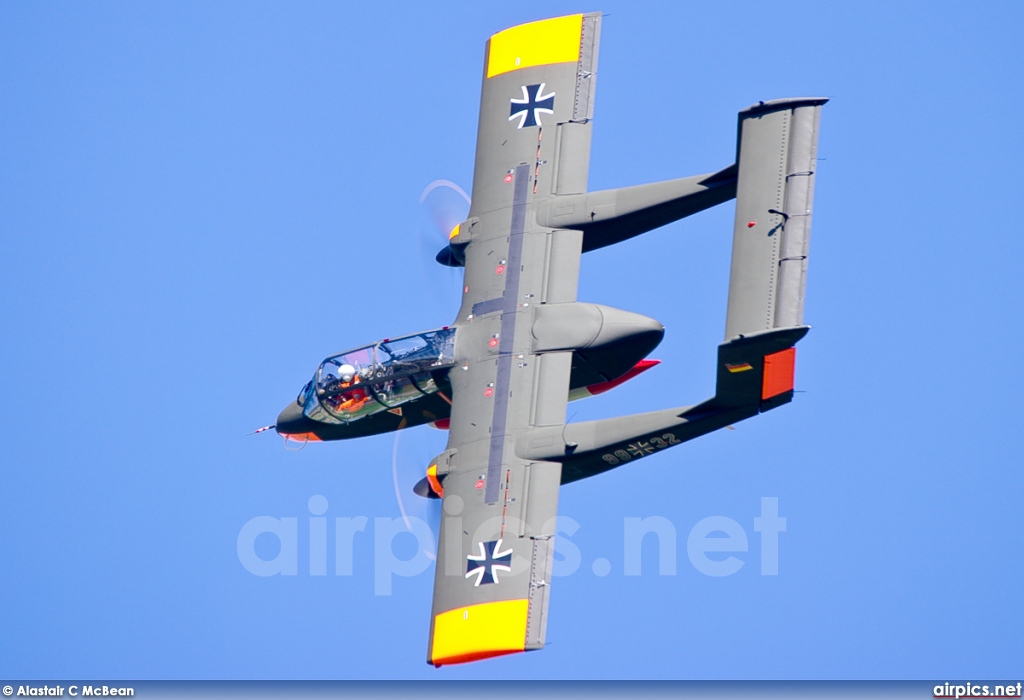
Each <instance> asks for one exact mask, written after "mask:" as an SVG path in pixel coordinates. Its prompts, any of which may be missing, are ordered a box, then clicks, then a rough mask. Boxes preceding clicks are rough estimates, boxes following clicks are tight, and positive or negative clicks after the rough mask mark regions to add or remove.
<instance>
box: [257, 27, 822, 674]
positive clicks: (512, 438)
mask: <svg viewBox="0 0 1024 700" xmlns="http://www.w3.org/2000/svg"><path fill="white" fill-rule="evenodd" d="M600 28H601V15H600V14H597V13H593V14H578V15H571V16H567V17H557V18H554V19H548V20H543V21H539V22H532V23H530V24H524V25H520V26H517V27H512V28H511V29H506V30H504V31H502V32H499V33H497V34H495V35H494V36H492V37H491V38H490V41H489V42H488V44H487V48H486V53H485V66H484V78H483V90H482V96H481V104H480V122H479V128H478V132H477V147H476V168H475V173H474V176H473V189H472V204H471V208H470V212H469V216H468V218H467V219H466V220H465V221H463V222H462V223H460V224H459V225H458V226H456V227H455V229H454V230H453V231H452V232H451V236H450V241H449V243H448V245H447V246H446V247H445V248H444V249H443V250H442V251H441V252H440V253H439V254H438V256H437V259H438V261H439V262H441V263H443V264H445V265H450V266H456V267H464V269H465V272H464V284H463V294H462V305H461V308H460V309H459V312H458V316H457V317H456V319H455V320H454V322H452V324H451V325H450V326H445V327H443V328H439V329H437V330H431V331H426V332H422V333H415V334H412V335H406V336H402V337H399V338H390V339H385V340H382V341H380V342H378V343H373V344H371V345H366V346H364V347H361V348H358V349H355V350H351V351H349V352H345V353H341V354H338V355H332V356H331V357H328V358H327V359H326V360H324V361H323V362H322V363H321V364H320V366H319V367H318V368H317V370H316V374H315V375H314V376H313V379H312V380H310V382H309V383H308V384H306V386H305V387H304V388H303V390H302V391H301V393H300V394H299V396H298V398H297V399H296V400H295V401H293V402H292V403H290V404H289V405H288V406H287V407H286V408H285V409H284V411H282V412H281V415H280V416H279V417H278V419H277V424H276V426H274V427H275V428H276V430H277V432H278V433H281V434H282V435H285V436H287V437H289V438H291V439H294V440H311V441H327V440H341V439H346V438H352V437H360V436H364V435H373V434H376V433H381V432H386V431H393V430H399V429H402V428H408V427H412V426H415V425H422V424H425V423H431V424H433V425H435V426H437V427H447V428H448V429H449V436H448V444H447V449H446V450H445V451H444V452H443V453H441V454H440V455H438V456H437V457H436V458H435V459H434V460H432V461H431V462H430V464H429V465H426V473H425V475H424V478H423V480H422V481H421V482H420V483H419V484H418V485H417V487H416V490H417V492H418V493H419V494H420V495H423V496H428V497H436V498H443V499H444V502H443V508H442V509H441V510H442V514H441V523H440V528H439V532H440V536H439V542H438V551H437V559H436V561H437V566H436V572H435V580H434V599H433V611H432V615H431V628H430V640H429V644H428V650H427V660H428V662H429V663H432V664H435V665H442V664H455V663H460V662H465V661H473V660H477V659H483V658H487V657H492V656H497V655H501V654H509V653H513V652H519V651H526V650H531V649H539V648H541V647H543V645H544V636H545V628H546V625H547V619H548V596H549V592H550V590H551V587H550V582H551V576H550V571H551V564H552V553H553V544H554V542H553V538H554V535H555V531H554V523H555V515H556V511H557V505H558V492H559V486H560V485H561V484H566V483H569V482H572V481H577V480H579V479H585V478H588V477H591V476H595V475H597V474H600V473H601V472H604V471H607V470H609V469H614V468H616V467H618V466H621V465H622V464H624V463H626V462H632V461H634V460H635V459H636V458H639V457H643V456H644V455H647V454H652V453H657V452H659V451H662V450H666V449H668V448H670V447H673V446H675V445H679V444H682V443H684V442H686V441H687V440H692V439H693V438H695V437H698V436H700V435H703V434H705V433H708V432H711V431H713V430H717V429H719V428H722V427H725V426H727V425H730V424H732V423H736V422H737V421H740V420H743V419H745V418H750V417H752V416H756V415H757V414H758V413H760V412H762V411H767V410H770V409H773V408H776V407H778V406H781V405H782V404H785V403H788V402H789V401H790V400H791V399H792V397H793V371H794V361H795V352H796V351H795V349H794V344H795V343H796V342H797V341H798V340H800V339H801V338H802V337H803V336H804V334H806V333H807V330H808V327H807V326H805V325H803V307H804V287H805V277H806V272H807V250H808V240H809V234H810V224H811V201H812V198H813V192H814V171H815V162H816V148H817V140H818V118H819V112H820V109H821V105H823V104H824V103H825V102H826V100H825V99H824V98H817V97H810V98H795V99H782V100H772V101H768V102H759V103H757V104H755V105H753V106H752V107H748V108H747V109H744V110H742V111H741V112H740V113H739V129H738V137H737V138H738V144H737V156H736V157H737V160H736V162H735V163H734V164H732V165H729V166H728V167H725V168H723V169H721V170H719V171H717V172H713V173H710V174H704V175H697V176H693V177H685V178H681V179H678V180H669V181H666V182H657V183H653V184H647V185H637V186H634V187H625V188H621V189H614V190H604V191H599V192H588V191H587V173H588V169H589V159H590V142H591V128H592V122H591V120H592V118H593V111H594V86H595V81H596V79H597V56H598V40H599V36H600ZM731 199H735V200H736V218H735V226H734V231H733V248H732V267H731V271H730V281H729V298H728V308H727V314H726V322H725V338H724V342H723V343H722V344H721V345H719V346H718V361H717V365H716V369H715V371H716V376H717V384H716V389H715V395H714V396H712V397H711V398H709V399H707V400H705V401H702V402H700V403H698V404H696V405H692V406H683V407H679V408H670V409H665V410H659V411H653V412H650V413H642V414H638V415H631V416H623V417H620V418H607V419H603V420H596V421H590V422H583V423H571V424H567V423H566V420H565V416H566V402H567V401H569V400H571V399H574V398H582V397H584V396H588V395H592V394H594V393H599V392H600V391H604V390H608V389H610V388H612V387H614V386H615V385H616V384H618V383H621V382H623V381H626V380H627V379H629V378H631V377H633V376H635V375H636V374H639V373H640V372H642V371H644V370H645V369H647V368H649V367H650V366H651V365H652V364H654V363H655V362H656V361H653V360H646V359H645V358H646V357H647V355H648V353H650V352H651V350H653V349H654V348H655V347H656V346H657V345H658V343H659V342H660V341H661V339H662V336H663V334H664V328H663V326H662V324H661V323H659V322H658V321H656V320H654V319H652V318H647V317H645V316H642V315H640V314H637V313H633V312H630V311H622V310H619V309H614V308H609V307H607V306H601V305H598V304H590V303H584V302H580V301H577V299H576V291H577V283H578V277H579V269H580V258H581V254H582V253H586V252H588V251H591V250H596V249H598V248H603V247H605V246H609V245H613V244H616V243H621V242H623V241H626V240H628V239H630V238H632V237H634V236H638V235H640V234H642V233H644V232H647V231H650V230H652V229H654V228H657V227H659V226H663V225H665V224H668V223H670V222H673V221H676V220H678V219H681V218H683V217H686V216H689V215H690V214H694V213H696V212H699V211H702V210H704V209H707V208H709V207H712V206H715V205H717V204H721V203H723V202H726V201H728V200H731Z"/></svg>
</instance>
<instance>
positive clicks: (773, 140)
mask: <svg viewBox="0 0 1024 700" xmlns="http://www.w3.org/2000/svg"><path fill="white" fill-rule="evenodd" d="M827 101H828V100H827V99H825V98H822V97H814V98H795V99H786V100H772V101H770V102H760V103H758V104H756V105H754V106H752V107H749V108H747V109H745V110H743V111H742V112H740V113H739V136H738V141H739V143H738V151H739V153H738V165H739V179H738V183H737V185H736V223H735V227H734V230H733V247H732V268H731V272H730V277H729V309H728V315H727V318H726V329H725V339H726V340H731V339H733V338H737V337H739V336H742V335H750V334H752V333H757V332H759V331H766V330H770V329H772V328H787V327H791V326H799V325H801V324H802V323H803V308H804V286H805V282H806V276H807V252H808V243H809V241H810V232H811V203H812V200H813V198H814V171H815V168H816V160H817V146H818V118H819V113H820V112H821V105H823V104H825V102H827Z"/></svg>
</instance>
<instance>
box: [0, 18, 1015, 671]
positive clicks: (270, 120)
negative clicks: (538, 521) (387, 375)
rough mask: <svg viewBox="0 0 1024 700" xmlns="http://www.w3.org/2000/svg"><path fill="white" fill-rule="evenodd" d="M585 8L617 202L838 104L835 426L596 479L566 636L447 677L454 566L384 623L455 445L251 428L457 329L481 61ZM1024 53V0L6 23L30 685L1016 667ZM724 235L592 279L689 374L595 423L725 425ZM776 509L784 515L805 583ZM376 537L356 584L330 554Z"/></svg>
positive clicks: (711, 216) (7, 245) (664, 248)
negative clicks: (758, 106)
mask: <svg viewBox="0 0 1024 700" xmlns="http://www.w3.org/2000/svg"><path fill="white" fill-rule="evenodd" d="M593 10H602V11H604V12H606V13H609V14H610V16H608V17H607V18H606V20H605V23H604V28H603V34H602V44H601V56H600V72H599V79H598V88H597V105H596V120H595V131H594V145H593V157H592V160H591V171H590V187H591V189H602V188H607V187H618V186H625V185H630V184H636V183H640V182H650V181H655V180H660V179H667V178H672V177H680V176H684V175H690V174H695V173H699V172H709V171H713V170H716V169H718V168H720V167H722V166H725V165H727V164H729V163H731V162H732V159H733V155H734V149H735V129H736V125H735V114H736V112H737V111H738V110H739V109H742V108H743V107H746V106H748V105H749V104H751V103H753V102H756V101H757V100H760V99H771V98H776V97H789V96H802V95H825V96H828V97H831V98H832V101H831V102H830V103H829V104H828V105H826V106H825V108H824V109H823V112H822V129H821V140H820V148H819V156H820V158H821V159H822V160H821V162H820V164H819V171H818V180H817V192H816V201H815V220H814V227H813V236H812V245H811V258H810V273H809V282H808V301H807V309H806V319H807V322H808V323H810V324H811V325H812V326H813V327H814V329H813V330H812V331H811V333H810V335H809V336H808V337H807V338H806V339H805V340H804V341H803V342H802V343H801V344H800V346H799V358H798V363H797V389H798V390H800V391H802V392H804V393H800V394H798V395H797V398H796V401H795V402H794V403H793V404H791V405H789V406H786V407H784V408H782V409H781V410H778V411H773V412H771V413H770V414H767V415H764V416H761V417H759V418H757V419H755V420H752V421H747V422H745V423H741V424H739V425H737V426H736V429H735V430H734V431H721V432H720V433H717V434H713V435H710V436H706V437H704V438H701V439H700V440H697V441H695V442H693V443H689V444H687V445H685V446H683V447H680V448H677V449H674V450H672V451H669V452H667V453H664V454H660V455H658V456H653V457H651V458H649V459H647V460H644V461H643V462H641V463H639V464H637V465H634V466H627V467H624V468H622V469H619V470H615V471H613V472H610V473H608V474H605V475H603V476H600V477H597V478H594V479H591V480H588V481H585V482H581V483H577V484H574V485H572V486H569V487H566V488H565V489H563V491H562V495H561V504H560V512H561V513H562V514H563V515H564V516H566V517H567V518H568V519H569V520H567V521H566V522H567V523H569V525H570V526H571V527H576V528H577V529H575V530H574V532H572V533H567V537H566V538H563V539H564V541H565V542H566V543H571V545H572V547H568V548H566V547H563V549H562V552H563V554H562V555H560V556H561V557H566V556H568V557H569V559H567V560H566V562H567V563H566V564H565V566H567V567H568V568H571V564H572V561H571V555H572V552H571V550H572V548H573V547H574V548H575V549H576V551H577V552H578V553H579V556H580V565H579V567H578V570H577V571H575V573H572V574H571V575H567V576H562V577H559V578H557V579H556V580H555V582H554V588H553V593H552V603H551V618H550V623H549V626H548V642H549V644H548V647H547V648H546V649H545V650H544V651H542V652H539V653H531V654H520V655H517V656H514V657H508V658H503V659H496V660H492V661H488V662H484V663H478V664H471V665H467V666H463V667H453V668H445V669H442V670H435V669H433V668H431V667H429V666H427V665H426V664H425V663H424V659H425V653H426V640H427V626H428V620H429V611H430V598H431V586H432V579H433V576H432V570H431V569H427V570H426V571H424V572H423V573H421V574H419V575H416V576H408V577H402V576H396V577H394V578H393V581H392V590H391V594H390V595H377V594H376V593H375V589H376V588H377V586H376V584H375V569H374V564H375V556H374V549H375V545H374V538H375V536H380V534H381V533H387V532H389V531H388V530H387V529H386V528H387V527H390V526H391V525H390V524H391V523H392V522H393V519H394V518H397V517H398V516H399V507H398V504H397V502H396V498H395V489H394V486H393V478H392V464H393V462H392V457H393V455H397V464H398V472H399V475H400V480H402V481H403V485H402V488H403V489H404V490H407V489H408V488H409V486H411V483H412V482H413V481H415V480H416V479H417V478H419V475H420V474H421V473H422V472H421V470H422V469H423V468H424V467H425V466H426V460H428V459H429V458H430V457H431V456H433V455H434V454H436V453H437V452H439V451H440V450H441V449H443V445H444V440H445V436H444V434H443V433H440V432H438V431H431V430H429V429H427V428H421V429H418V430H416V431H409V432H408V433H406V434H403V435H402V437H401V440H400V441H399V444H398V446H397V447H396V446H395V441H394V438H393V436H380V437H375V438H369V439H365V440H361V441H354V442H346V443H335V444H327V445H310V446H308V447H307V448H305V449H304V450H302V451H300V452H295V453H292V452H287V451H285V450H283V449H282V447H281V444H280V440H279V439H278V438H277V437H276V436H274V435H273V434H267V435H258V436H251V437H250V436H246V433H248V432H249V431H251V430H253V429H255V428H257V427H259V426H261V425H265V424H267V423H270V422H272V421H273V419H274V417H275V416H276V415H277V412H278V411H279V410H280V409H281V408H282V407H283V405H284V404H285V403H286V402H287V401H289V400H291V399H292V398H293V397H294V395H295V394H296V392H297V391H298V389H299V388H300V387H301V386H302V384H303V383H304V382H305V381H306V380H307V379H308V377H309V375H310V374H311V373H312V371H313V369H314V368H315V366H316V363H317V362H319V361H320V360H321V359H322V358H323V357H324V356H326V355H328V354H330V353H333V352H338V351H341V350H344V349H346V348H349V347H352V346H356V345H359V344H363V343H368V342H372V341H374V340H376V339H379V338H382V337H385V336H394V335H399V334H402V333H406V332H413V331H417V330H423V329H427V328H433V327H437V326H441V325H444V324H446V323H448V322H449V321H451V320H452V319H453V318H454V314H455V310H456V304H457V300H458V287H459V278H458V276H457V275H455V276H453V275H452V273H451V272H450V271H448V270H445V269H442V268H440V267H439V266H437V265H436V264H434V263H433V262H431V261H430V260H429V257H428V256H425V255H424V253H423V250H422V248H423V246H422V245H421V244H420V238H418V235H417V230H418V229H422V227H423V219H424V216H423V212H422V210H421V208H420V207H419V205H418V203H417V199H418V197H419V194H420V192H421V191H422V190H423V188H424V187H425V186H426V185H427V184H428V183H430V182H431V181H433V180H435V179H438V178H448V179H451V180H453V181H455V182H457V183H460V184H461V185H462V186H463V187H466V188H468V187H469V186H470V184H471V178H472V172H473V170H472V169H473V149H474V144H475V130H476V119H477V106H478V100H479V90H480V76H481V70H482V68H481V61H482V56H483V47H484V42H485V40H486V38H487V37H488V36H489V35H490V34H492V33H494V32H496V31H499V30H501V29H503V28H506V27H508V26H512V25H515V24H518V23H521V22H525V21H530V20H533V19H539V18H543V17H547V16H554V15H558V14H568V13H571V12H579V11H593ZM1022 20H1024V5H1021V4H1020V3H1019V2H993V3H987V4H984V5H983V6H971V5H968V4H965V3H931V2H906V3H896V4H893V3H844V4H838V3H835V4H833V3H811V2H776V3H762V4H754V3H667V2H666V3H650V4H645V5H643V6H640V5H639V4H638V3H628V2H614V1H611V0H609V1H608V2H606V3H604V4H603V5H600V6H598V5H594V6H588V5H579V4H578V3H573V2H530V1H525V2H519V3H515V4H514V5H508V6H503V7H500V8H499V7H485V6H482V5H480V4H478V3H444V4H439V3H431V4H426V3H417V4H413V3H409V4H407V5H402V6H394V5H390V6H389V5H387V4H384V3H377V4H359V5H354V4H353V5H343V4H340V3H324V4H319V3H301V4H299V3H294V4H292V3H289V4H284V3H240V2H239V3H233V2H220V3H145V4H138V3H103V4H100V3H4V4H3V5H2V6H0V90H2V94H3V96H4V100H3V106H2V108H0V139H2V157H0V241H2V243H3V251H4V254H3V255H2V256H0V293H2V297H3V299H5V300H6V303H5V304H3V307H2V309H0V323H2V328H3V330H4V332H3V334H2V335H0V339H2V340H0V359H2V362H0V391H2V395H3V401H2V402H0V417H2V423H3V425H4V426H5V431H4V432H5V435H6V437H7V441H6V446H5V448H4V450H3V454H4V458H3V468H2V469H0V494H2V496H3V500H4V508H3V520H2V522H3V525H2V528H0V627H2V628H3V629H4V630H5V634H3V635H0V675H2V676H4V677H9V678H33V677H34V678H47V677H50V678H71V677H86V676H87V677H94V678H125V679H132V678H161V679H162V678H168V679H174V678H289V679H290V678H445V679H451V678H494V677H505V676H508V677H525V678H541V679H547V678H683V679H707V678H731V679H737V678H738V679H743V678H786V679H790V678H886V679H888V678H940V679H952V678H970V679H974V680H977V679H981V678H987V677H992V678H1001V677H1003V676H1012V675H1013V674H1014V673H1017V674H1019V673H1020V659H1021V658H1022V657H1024V653H1022V652H1024V648H1022V647H1024V644H1022V642H1021V636H1020V634H1019V632H1020V623H1021V617H1022V606H1021V595H1020V591H1021V584H1020V581H1021V575H1022V574H1024V556H1022V555H1024V528H1022V527H1021V518H1020V512H1021V505H1022V501H1021V494H1022V493H1024V477H1022V475H1021V469H1020V467H1021V459H1020V456H1019V449H1018V444H1017V442H1018V441H1017V438H1018V436H1019V433H1020V428H1019V425H1018V423H1019V417H1020V414H1021V412H1020V396H1021V389H1022V388H1024V387H1022V370H1021V363H1020V361H1019V359H1018V358H1017V350H1018V348H1019V347H1020V346H1021V344H1022V341H1024V337H1022V332H1021V324H1020V322H1019V319H1020V299H1021V298H1022V292H1024V289H1022V287H1024V282H1022V276H1021V274H1020V260H1021V259H1022V256H1024V243H1022V237H1021V235H1020V232H1021V230H1022V224H1021V216H1020V213H1019V212H1018V211H1017V203H1018V201H1019V199H1020V191H1021V188H1022V185H1024V178H1022V175H1021V163H1020V158H1021V156H1022V155H1024V137H1022V133H1024V132H1022V130H1021V129H1020V127H1019V124H1018V122H1019V116H1020V114H1021V113H1022V112H1024V97H1022V93H1021V91H1020V89H1019V85H1020V75H1019V72H1020V66H1021V65H1024V49H1022V43H1021V41H1020V37H1019V30H1020V27H1021V26H1024V23H1022ZM731 225H732V206H731V205H723V206H721V207H718V208H717V209H716V210H713V211H709V212H705V213H702V214H700V215H698V216H695V217H692V218H691V219H688V220H685V221H683V222H680V223H677V224H674V225H671V226H668V227H666V228H664V229H661V230H658V231H655V232H652V233H649V234H646V235H645V236H643V237H641V238H639V239H635V240H633V241H630V242H628V243H625V244H622V245H619V246H616V247H614V248H610V249H604V250H601V251H597V252H594V253H591V254H588V255H587V256H586V258H585V259H584V263H583V272H582V276H581V283H580V295H579V296H580V299H582V300H586V301H594V302H598V303H603V304H608V305H611V306H617V307H620V308H624V309H629V310H633V311H637V312H640V313H644V314H647V315H650V316H653V317H655V318H657V319H659V320H660V321H662V322H663V323H664V324H665V325H666V327H667V334H666V338H665V340H664V342H663V343H662V345H661V346H660V347H659V348H658V349H657V351H656V352H655V353H654V356H655V357H657V358H659V359H661V360H662V361H663V362H662V364H661V365H660V366H658V367H657V368H655V369H653V370H651V371H650V372H648V373H647V374H645V375H643V376H642V377H640V378H637V379H635V380H633V381H632V382H630V383H628V384H626V385H625V386H623V387H621V388H619V389H617V390H615V391H614V392H612V393H610V394H606V395H604V396H602V397H599V398H595V399H591V400H589V401H586V402H582V403H575V404H572V405H571V407H570V410H569V414H570V416H572V419H573V420H589V419H593V418H599V417H605V416H611V415H616V414H622V413H628V412H638V411H643V410H650V409H655V408H664V407H670V406H678V405H684V404H691V403H696V402H698V401H700V400H702V399H703V398H706V397H707V396H709V395H710V394H711V392H712V388H713V363H714V357H715V355H714V353H715V346H716V344H717V343H718V342H719V341H720V340H721V334H722V330H723V327H724V316H725V294H726V289H727V276H728V266H729V245H730V237H731V236H730V231H731ZM431 252H432V251H431ZM425 258H426V260H425ZM406 481H407V482H408V483H404V482H406ZM314 496H323V497H324V498H325V499H326V500H327V503H328V506H327V510H326V512H325V513H324V515H323V517H325V518H327V520H328V523H329V524H330V525H331V527H330V528H329V532H330V533H332V534H331V535H330V537H329V545H330V548H329V560H328V575H326V576H311V575H310V573H309V568H308V558H309V548H310V543H309V530H308V523H309V518H310V517H311V513H310V511H309V508H308V505H307V504H308V502H309V500H310V499H311V498H312V497H314ZM762 498H777V499H778V508H779V514H780V515H781V516H783V517H785V518H786V519H787V529H786V532H785V533H782V534H781V535H780V540H779V555H778V566H779V573H778V575H776V576H764V575H761V573H760V571H761V559H762V557H761V552H760V540H759V535H758V533H756V532H755V530H754V518H755V517H757V516H759V515H760V514H761V513H760V510H761V499H762ZM408 507H409V508H410V509H411V511H412V512H413V514H416V515H419V516H421V517H424V518H429V517H436V512H433V511H431V510H430V509H429V508H428V507H427V506H426V505H425V504H423V503H412V502H411V503H410V504H409V505H408ZM260 516H271V517H274V518H296V522H297V532H298V535H297V538H296V542H295V547H296V550H295V551H296V552H297V557H298V567H297V573H296V575H290V576H271V577H260V576H256V575H254V574H252V573H250V572H249V571H248V570H247V569H246V568H245V567H244V566H243V565H242V563H241V562H240V560H239V556H238V554H237V541H238V536H239V533H240V532H241V530H242V528H243V526H244V525H245V524H246V523H247V522H249V521H250V520H251V519H253V518H257V517H260ZM358 516H364V517H366V518H368V524H367V526H366V530H365V532H363V533H362V534H360V535H357V536H356V539H355V540H354V542H355V544H354V558H353V574H352V575H351V576H338V575H335V573H334V565H335V554H334V539H333V526H334V523H335V522H336V519H337V518H346V517H358ZM653 516H658V517H660V518H663V519H665V522H668V523H669V524H670V525H671V529H672V530H673V531H674V532H675V533H676V543H675V546H674V548H672V551H673V553H674V554H675V557H676V571H675V574H674V575H665V576H661V575H659V573H658V547H657V543H656V542H655V540H654V538H648V539H647V540H645V541H644V544H643V546H642V554H643V567H642V572H641V574H640V575H639V576H627V575H626V574H625V566H626V561H625V553H624V552H625V549H624V548H625V544H624V542H625V538H626V535H625V532H626V519H627V518H648V517H653ZM705 518H728V519H730V520H731V521H734V522H735V523H737V524H738V526H739V527H740V528H741V529H742V530H743V531H744V533H745V536H746V537H747V539H748V544H749V546H748V551H745V552H736V553H735V556H736V557H737V558H738V559H739V560H740V561H741V562H742V564H743V565H742V567H741V568H740V569H739V570H738V571H737V572H736V573H734V574H732V575H730V576H718V577H715V576H707V575H705V574H704V573H701V571H700V570H699V569H698V567H696V566H694V564H693V563H692V562H691V560H690V557H689V556H688V549H687V540H688V537H689V535H690V533H691V531H692V530H693V529H694V528H695V527H696V526H698V524H699V523H700V522H701V521H703V520H704V519H705ZM376 519H381V520H379V521H378V520H376ZM718 522H723V521H721V520H719V521H718ZM378 523H380V525H379V527H378ZM268 538H269V536H261V538H260V539H258V540H257V541H256V543H255V545H254V548H255V551H256V552H257V553H258V554H259V555H260V556H263V557H266V558H272V557H273V556H275V554H276V552H277V548H278V544H277V542H276V541H274V540H273V538H269V539H268ZM391 544H392V551H393V552H394V556H395V557H396V558H399V559H410V558H413V557H416V556H418V555H417V542H416V540H415V539H414V538H413V537H412V536H411V535H408V534H404V535H400V536H397V537H396V538H395V539H394V541H393V542H392V543H391ZM567 552H568V555H567V554H566V553H567ZM717 556H719V557H721V556H723V555H717ZM598 559H604V560H607V561H608V563H609V569H610V573H608V575H606V576H598V575H597V574H596V573H595V572H594V568H593V562H594V561H595V560H598ZM378 565H379V562H378ZM377 578H378V582H379V577H377ZM1007 679H1008V678H1007ZM1016 680H1019V678H1017V679H1016Z"/></svg>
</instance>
